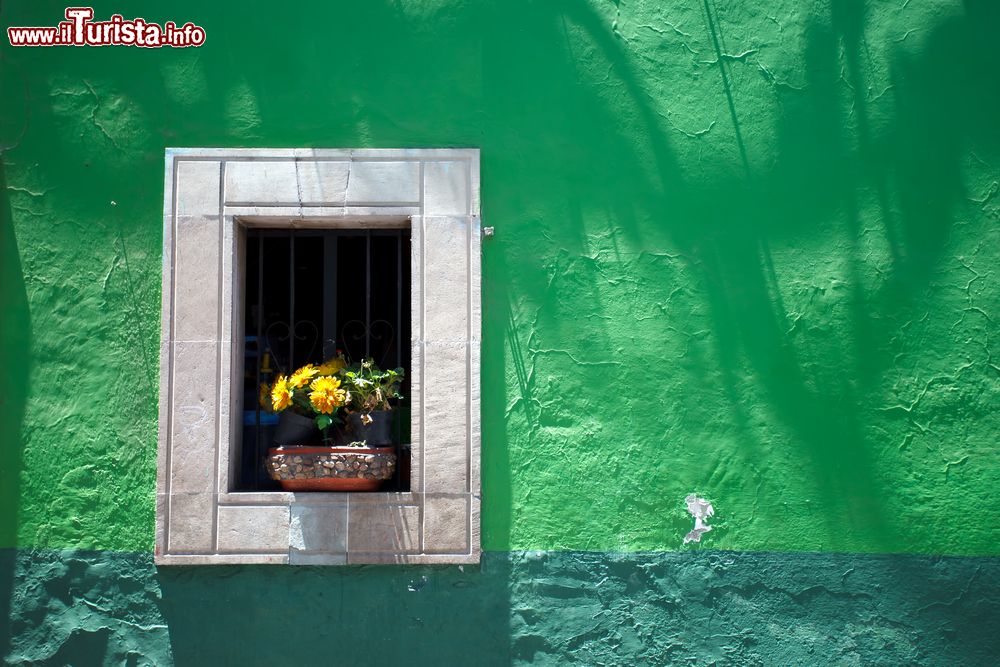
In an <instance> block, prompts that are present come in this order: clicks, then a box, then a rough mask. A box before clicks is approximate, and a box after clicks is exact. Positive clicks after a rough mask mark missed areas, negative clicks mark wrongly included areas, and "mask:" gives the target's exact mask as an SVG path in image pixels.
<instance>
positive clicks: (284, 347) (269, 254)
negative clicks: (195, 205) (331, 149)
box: [235, 228, 410, 491]
mask: <svg viewBox="0 0 1000 667" xmlns="http://www.w3.org/2000/svg"><path fill="white" fill-rule="evenodd" d="M245 260H246V261H245V267H246V269H245V271H246V273H245V281H244V285H245V288H244V294H243V298H244V302H243V303H244V313H245V321H244V330H245V335H246V340H245V351H246V352H245V367H244V400H243V408H244V411H243V442H242V449H241V452H240V454H241V457H240V466H239V468H238V470H237V475H236V487H235V490H237V491H271V490H279V489H280V487H279V485H278V483H277V482H275V481H273V480H271V479H270V478H269V477H268V475H267V472H266V471H265V468H264V460H265V458H266V456H267V450H268V449H269V448H270V446H271V436H272V434H273V431H274V428H275V424H276V421H277V416H276V415H272V414H269V413H268V412H267V411H266V410H262V409H261V407H260V403H259V398H258V397H259V387H260V386H261V383H263V382H271V381H273V380H274V378H275V376H276V374H285V375H287V374H289V373H290V372H291V371H294V370H295V369H297V368H299V367H301V366H303V365H305V364H307V363H320V362H322V361H324V360H325V359H328V358H330V357H333V356H335V355H336V354H337V352H338V351H341V352H343V353H344V355H345V356H346V357H347V358H348V359H349V360H350V361H360V360H361V359H363V358H367V357H372V358H374V360H375V363H376V364H378V365H379V366H380V367H382V368H395V367H397V366H402V367H403V368H404V369H406V380H405V382H404V383H403V385H402V393H403V396H404V397H408V396H409V393H410V392H409V387H410V380H409V378H410V230H409V229H378V230H367V229H316V230H296V229H257V228H248V229H247V230H246V258H245ZM293 323H294V324H293ZM395 414H396V417H395V421H396V423H395V425H394V436H395V437H394V440H395V442H397V443H398V444H397V447H398V448H399V452H398V453H399V465H398V466H397V468H396V469H397V473H396V478H395V479H394V480H392V483H391V485H389V486H387V487H386V488H385V489H384V490H388V491H393V490H397V491H399V490H404V491H405V490H409V441H410V433H409V428H410V404H409V399H408V398H404V399H403V400H402V401H401V402H400V405H398V406H397V408H396V410H395Z"/></svg>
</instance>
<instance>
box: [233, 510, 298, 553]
mask: <svg viewBox="0 0 1000 667" xmlns="http://www.w3.org/2000/svg"><path fill="white" fill-rule="evenodd" d="M288 525H289V510H288V507H287V506H281V507H266V506H263V507H254V506H249V507H226V506H220V507H219V551H249V552H254V551H257V552H261V551H284V550H287V549H288Z"/></svg>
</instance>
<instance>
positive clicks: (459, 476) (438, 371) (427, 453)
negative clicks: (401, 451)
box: [421, 343, 470, 493]
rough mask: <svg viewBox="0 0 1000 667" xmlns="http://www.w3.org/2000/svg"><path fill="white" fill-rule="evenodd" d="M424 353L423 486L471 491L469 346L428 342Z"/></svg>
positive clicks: (427, 489)
mask: <svg viewBox="0 0 1000 667" xmlns="http://www.w3.org/2000/svg"><path fill="white" fill-rule="evenodd" d="M424 354H425V355H426V356H427V362H426V363H425V364H424V372H425V378H424V415H423V425H424V429H423V441H422V443H421V444H422V446H423V469H422V477H423V487H422V490H423V491H425V492H427V493H464V492H468V491H469V481H470V480H469V474H470V470H469V460H468V456H469V440H468V426H469V422H468V405H469V404H468V401H469V387H468V377H467V373H468V363H467V354H468V346H467V345H466V344H464V343H440V344H431V343H427V344H426V345H425V347H424Z"/></svg>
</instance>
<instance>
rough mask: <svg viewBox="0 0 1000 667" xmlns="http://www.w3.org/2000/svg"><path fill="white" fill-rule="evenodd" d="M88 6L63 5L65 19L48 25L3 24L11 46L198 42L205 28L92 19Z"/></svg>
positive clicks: (114, 17) (201, 41) (150, 46)
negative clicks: (44, 26)
mask: <svg viewBox="0 0 1000 667" xmlns="http://www.w3.org/2000/svg"><path fill="white" fill-rule="evenodd" d="M93 18H94V9H93V8H92V7H67V8H66V20H65V21H60V22H59V25H57V26H55V27H50V28H40V27H27V26H25V27H20V28H15V27H11V28H7V39H9V40H10V44H11V46H141V47H143V48H147V49H155V48H159V47H163V46H172V47H185V46H201V45H202V44H204V43H205V29H204V28H201V27H199V26H196V25H195V24H193V23H190V22H188V23H185V24H184V25H182V26H180V27H178V26H177V24H176V23H174V22H173V21H167V22H166V23H164V24H163V25H162V26H160V25H158V24H156V23H147V22H146V20H145V19H140V18H134V19H132V20H130V21H126V20H125V19H124V18H123V17H122V16H121V14H114V15H112V17H111V19H110V20H108V21H92V20H91V19H93Z"/></svg>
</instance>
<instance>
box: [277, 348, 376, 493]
mask: <svg viewBox="0 0 1000 667" xmlns="http://www.w3.org/2000/svg"><path fill="white" fill-rule="evenodd" d="M343 369H344V361H343V359H341V358H335V359H331V360H329V361H327V362H325V363H323V364H321V365H319V366H315V365H312V364H307V365H306V366H303V367H302V368H300V369H298V370H296V371H295V372H294V373H292V374H291V375H290V376H287V377H286V376H279V377H278V379H277V380H275V382H274V384H273V385H271V387H270V399H271V407H272V409H273V410H274V411H275V412H277V413H278V414H279V424H278V429H277V431H276V432H275V436H274V440H275V442H276V443H277V444H278V446H277V447H274V448H272V449H271V450H270V451H269V453H268V454H269V455H268V458H267V470H268V473H269V474H270V476H271V478H272V479H275V480H277V481H278V482H279V483H280V484H281V487H282V488H283V489H285V490H286V491H374V490H376V489H378V488H379V487H380V486H381V485H382V483H383V482H384V481H385V480H387V479H390V478H391V477H392V476H393V473H394V472H395V468H396V452H395V449H394V448H393V447H376V446H370V445H369V443H366V442H365V441H364V440H361V441H357V440H355V441H353V442H350V443H348V444H347V445H337V444H336V443H335V442H334V441H333V439H332V438H330V437H329V436H328V433H329V430H330V427H331V426H333V425H335V424H340V423H341V420H340V418H339V413H340V411H341V410H342V409H344V407H345V406H346V405H347V404H348V403H350V402H351V400H352V396H351V393H350V390H349V389H348V388H347V387H346V384H345V383H343V382H342V376H341V373H342V371H343ZM283 425H284V426H283ZM318 432H321V433H322V443H321V444H320V443H319V442H317V441H318V440H319V439H320V438H319V437H318V436H319V433H318Z"/></svg>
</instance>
